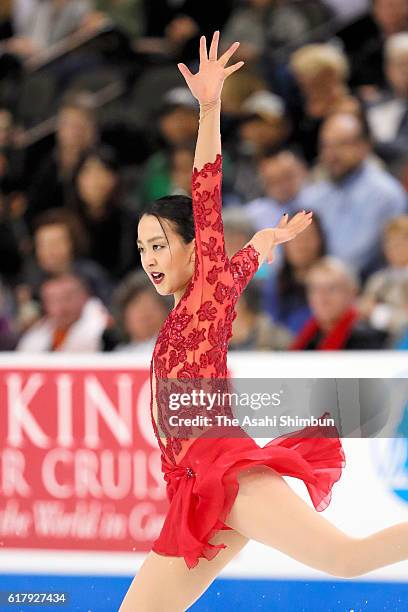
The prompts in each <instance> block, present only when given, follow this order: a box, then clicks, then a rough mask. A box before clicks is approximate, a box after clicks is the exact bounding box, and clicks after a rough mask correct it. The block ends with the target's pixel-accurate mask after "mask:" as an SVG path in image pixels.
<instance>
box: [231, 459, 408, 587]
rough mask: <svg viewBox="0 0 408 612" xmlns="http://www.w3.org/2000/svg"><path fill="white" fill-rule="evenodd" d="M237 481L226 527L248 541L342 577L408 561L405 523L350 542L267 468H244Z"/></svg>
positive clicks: (407, 537) (352, 538) (407, 539)
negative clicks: (236, 488)
mask: <svg viewBox="0 0 408 612" xmlns="http://www.w3.org/2000/svg"><path fill="white" fill-rule="evenodd" d="M238 480H239V482H240V488H239V492H238V495H237V498H236V500H235V503H234V505H233V507H232V510H231V512H230V514H229V516H228V517H227V520H226V523H227V525H228V526H230V527H232V528H233V529H235V530H236V531H238V532H239V533H241V534H243V535H244V536H246V537H247V538H251V539H254V540H257V541H258V542H262V543H263V544H267V545H269V546H273V547H274V548H276V549H278V550H280V551H281V552H283V553H285V554H287V555H289V556H290V557H293V558H294V559H296V560H297V561H300V562H301V563H304V564H306V565H309V566H310V567H313V568H315V569H318V570H322V571H324V572H327V573H328V574H332V575H334V576H339V577H344V578H350V577H354V576H360V575H362V574H365V573H367V572H370V571H373V570H375V569H377V568H380V567H384V566H386V565H390V564H392V563H397V562H399V561H404V560H407V559H408V522H404V523H399V524H396V525H393V526H391V527H388V528H387V529H383V530H381V531H378V532H376V533H373V534H372V535H370V536H367V537H363V538H355V537H352V536H350V535H347V534H346V533H344V532H343V531H341V530H340V529H337V527H335V526H334V525H332V524H331V523H330V522H329V521H328V520H327V519H326V518H324V517H323V516H322V515H321V514H320V513H319V512H317V511H316V510H315V509H314V508H313V507H312V506H310V505H309V504H307V503H306V502H305V501H304V500H303V499H302V498H301V497H299V495H297V494H296V493H295V492H294V491H293V489H292V488H291V487H290V485H289V484H288V483H287V482H286V481H285V480H284V479H283V478H282V476H280V474H278V473H277V472H275V471H274V470H271V469H270V468H267V467H264V466H255V467H252V468H249V469H248V470H245V471H243V472H240V473H239V474H238Z"/></svg>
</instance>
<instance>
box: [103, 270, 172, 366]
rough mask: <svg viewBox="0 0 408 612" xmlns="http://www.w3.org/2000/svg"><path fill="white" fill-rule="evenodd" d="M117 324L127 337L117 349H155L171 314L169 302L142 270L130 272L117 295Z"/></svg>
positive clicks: (150, 350)
mask: <svg viewBox="0 0 408 612" xmlns="http://www.w3.org/2000/svg"><path fill="white" fill-rule="evenodd" d="M115 303H116V310H117V313H118V315H117V323H118V327H119V329H120V331H121V333H122V336H123V338H124V342H123V343H122V344H119V345H118V346H117V347H116V348H115V350H117V351H132V352H134V351H137V352H148V353H149V354H150V353H151V352H152V350H153V348H154V344H155V342H156V338H157V334H158V333H159V330H160V328H161V326H162V325H163V323H164V321H165V319H166V317H167V315H168V314H169V302H168V300H167V299H165V298H163V297H162V296H161V295H160V294H158V293H157V291H156V290H155V288H154V287H153V285H152V284H151V282H150V280H149V279H148V277H147V276H146V273H145V272H144V271H143V270H140V271H139V272H137V273H136V274H131V275H129V276H127V277H126V278H125V279H124V281H123V282H122V284H121V285H120V286H119V287H118V289H117V291H116V295H115Z"/></svg>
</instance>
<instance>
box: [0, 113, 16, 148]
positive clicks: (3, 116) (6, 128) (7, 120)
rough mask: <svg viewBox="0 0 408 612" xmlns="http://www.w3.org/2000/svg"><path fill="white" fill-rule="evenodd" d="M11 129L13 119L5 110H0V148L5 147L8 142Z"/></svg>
mask: <svg viewBox="0 0 408 612" xmlns="http://www.w3.org/2000/svg"><path fill="white" fill-rule="evenodd" d="M12 128H13V118H12V116H11V114H10V113H9V112H8V111H7V110H3V109H0V147H5V146H7V145H8V144H9V142H10V137H11V132H12Z"/></svg>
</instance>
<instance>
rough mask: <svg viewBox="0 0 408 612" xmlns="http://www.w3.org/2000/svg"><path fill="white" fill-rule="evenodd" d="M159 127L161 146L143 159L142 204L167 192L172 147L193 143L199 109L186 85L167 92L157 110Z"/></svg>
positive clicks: (191, 144) (192, 144)
mask: <svg viewBox="0 0 408 612" xmlns="http://www.w3.org/2000/svg"><path fill="white" fill-rule="evenodd" d="M158 127H159V137H160V140H161V143H159V144H161V145H162V146H161V148H160V150H159V151H157V152H156V153H154V154H153V155H152V156H151V157H150V158H149V159H148V160H147V162H146V165H145V169H144V176H143V179H142V184H141V187H140V192H139V200H140V206H141V207H144V206H145V205H146V204H148V203H149V202H151V201H153V200H156V199H158V198H161V197H163V196H165V195H168V194H169V193H170V190H171V176H170V175H171V169H170V151H171V150H172V149H173V148H174V147H179V146H194V143H195V139H196V136H197V129H198V111H197V103H196V100H195V99H194V97H193V96H192V95H191V93H190V91H189V90H188V89H187V88H184V87H180V88H178V87H177V88H174V89H172V90H170V91H169V92H168V93H167V95H166V96H165V100H164V103H163V106H162V108H161V109H160V111H159V117H158ZM191 169H192V168H191Z"/></svg>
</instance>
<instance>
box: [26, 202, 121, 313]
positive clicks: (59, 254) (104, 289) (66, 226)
mask: <svg viewBox="0 0 408 612" xmlns="http://www.w3.org/2000/svg"><path fill="white" fill-rule="evenodd" d="M34 227H35V229H34V250H35V257H31V258H28V259H26V262H25V267H24V271H23V274H22V276H23V278H22V281H23V283H24V284H27V285H28V286H29V287H30V288H31V290H32V292H33V295H34V297H38V295H39V289H40V286H41V284H42V282H43V280H44V278H45V277H46V276H48V275H50V274H54V275H55V274H63V273H67V272H74V273H76V274H79V275H80V276H82V277H83V278H85V279H86V280H87V282H88V285H89V287H90V289H91V291H92V293H93V294H95V295H96V296H97V297H99V298H100V299H101V300H102V301H103V302H104V303H105V304H109V303H110V295H111V291H112V286H111V282H110V280H109V278H108V275H107V274H106V272H105V271H104V270H103V269H102V268H101V267H100V266H99V265H98V264H97V263H96V262H93V261H91V260H89V259H85V258H84V256H85V254H86V252H87V250H88V239H87V236H86V233H85V230H84V228H83V227H82V224H81V222H80V220H79V219H78V217H77V216H76V215H75V214H74V213H72V212H71V211H69V210H64V209H61V208H56V209H55V208H54V209H50V210H47V211H45V212H43V213H42V214H41V215H39V216H38V217H37V218H36V219H35V222H34Z"/></svg>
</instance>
